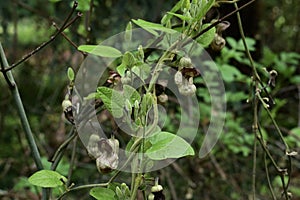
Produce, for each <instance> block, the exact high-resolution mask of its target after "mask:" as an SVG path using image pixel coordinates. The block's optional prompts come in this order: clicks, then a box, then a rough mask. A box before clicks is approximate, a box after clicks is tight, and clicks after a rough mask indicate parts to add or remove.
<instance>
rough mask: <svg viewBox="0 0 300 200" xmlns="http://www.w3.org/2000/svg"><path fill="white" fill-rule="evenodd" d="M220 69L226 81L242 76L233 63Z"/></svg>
mask: <svg viewBox="0 0 300 200" xmlns="http://www.w3.org/2000/svg"><path fill="white" fill-rule="evenodd" d="M220 71H221V74H222V77H223V79H224V81H225V82H232V81H234V80H238V79H239V78H241V77H242V74H241V72H240V71H239V70H238V69H236V68H235V67H233V66H231V65H227V64H224V65H222V66H221V67H220Z"/></svg>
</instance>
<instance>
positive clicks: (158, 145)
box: [146, 132, 195, 160]
mask: <svg viewBox="0 0 300 200" xmlns="http://www.w3.org/2000/svg"><path fill="white" fill-rule="evenodd" d="M147 141H149V142H150V143H151V144H152V146H151V147H150V148H149V149H148V150H147V151H146V155H147V156H148V157H149V158H151V159H153V160H163V159H167V158H180V157H184V156H188V155H195V152H194V150H193V148H192V147H191V145H190V144H189V143H187V142H186V141H185V140H184V139H183V138H181V137H179V136H177V135H174V134H172V133H169V132H160V133H157V134H155V135H153V136H152V137H149V138H147Z"/></svg>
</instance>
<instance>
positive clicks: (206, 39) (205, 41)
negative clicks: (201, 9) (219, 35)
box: [196, 24, 216, 47]
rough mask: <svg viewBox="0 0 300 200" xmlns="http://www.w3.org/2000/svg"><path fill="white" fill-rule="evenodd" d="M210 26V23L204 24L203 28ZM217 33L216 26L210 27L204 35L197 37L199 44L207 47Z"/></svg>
mask: <svg viewBox="0 0 300 200" xmlns="http://www.w3.org/2000/svg"><path fill="white" fill-rule="evenodd" d="M209 26H210V24H203V26H202V30H203V29H205V28H207V27H209ZM215 33H216V28H215V27H213V28H211V29H209V30H208V31H206V32H205V33H203V34H202V35H200V36H199V37H198V38H197V39H196V41H197V42H198V43H199V44H201V45H202V46H203V47H207V46H208V45H210V43H211V42H212V41H213V39H214V37H215Z"/></svg>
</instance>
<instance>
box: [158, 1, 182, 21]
mask: <svg viewBox="0 0 300 200" xmlns="http://www.w3.org/2000/svg"><path fill="white" fill-rule="evenodd" d="M181 5H182V2H181V1H178V2H177V3H176V4H175V6H174V7H173V8H172V9H171V10H170V12H171V13H175V12H177V11H178V10H179V9H180V8H181ZM172 17H173V15H170V14H165V15H164V17H163V18H162V19H161V23H162V24H167V22H168V21H170V20H171V19H172Z"/></svg>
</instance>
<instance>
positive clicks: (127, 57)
mask: <svg viewBox="0 0 300 200" xmlns="http://www.w3.org/2000/svg"><path fill="white" fill-rule="evenodd" d="M122 64H124V65H125V66H126V67H128V68H131V67H133V66H134V64H135V58H134V55H133V54H132V53H131V52H129V51H126V52H125V54H124V55H123V59H122Z"/></svg>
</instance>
